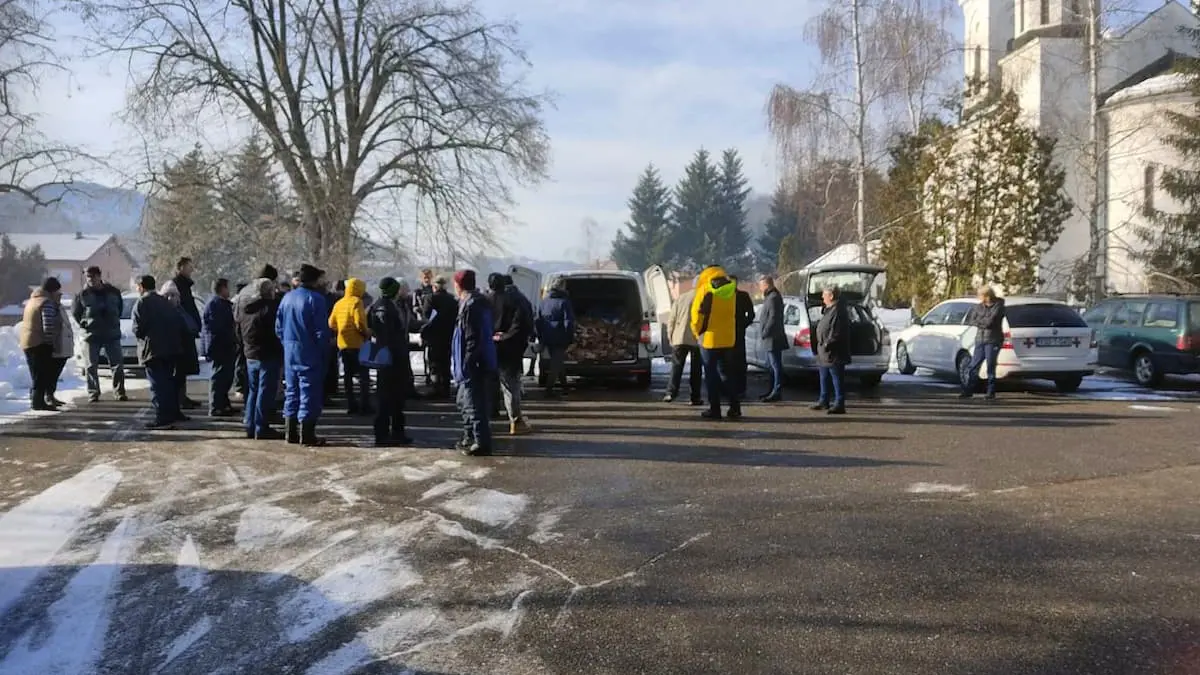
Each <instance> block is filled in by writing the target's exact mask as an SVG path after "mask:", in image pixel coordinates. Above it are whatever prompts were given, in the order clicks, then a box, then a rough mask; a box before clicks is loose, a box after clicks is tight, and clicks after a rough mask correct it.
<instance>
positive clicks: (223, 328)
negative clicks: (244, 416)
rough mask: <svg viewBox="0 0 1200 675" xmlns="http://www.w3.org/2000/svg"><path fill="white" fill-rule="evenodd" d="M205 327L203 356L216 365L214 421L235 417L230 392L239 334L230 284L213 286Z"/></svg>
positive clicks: (211, 401) (211, 394)
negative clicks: (235, 324)
mask: <svg viewBox="0 0 1200 675" xmlns="http://www.w3.org/2000/svg"><path fill="white" fill-rule="evenodd" d="M203 319H204V325H203V327H202V328H201V331H200V345H201V347H202V349H203V351H202V356H204V358H206V359H208V361H209V363H211V364H212V375H211V376H210V377H209V382H208V414H209V416H210V417H232V416H233V415H234V410H233V405H232V404H231V403H230V402H229V389H230V388H231V387H232V386H233V376H234V368H235V366H236V364H237V330H236V329H235V328H234V320H233V303H232V302H230V300H229V280H228V279H217V280H216V281H214V282H213V296H212V297H211V298H209V300H208V304H206V305H205V306H204V316H203Z"/></svg>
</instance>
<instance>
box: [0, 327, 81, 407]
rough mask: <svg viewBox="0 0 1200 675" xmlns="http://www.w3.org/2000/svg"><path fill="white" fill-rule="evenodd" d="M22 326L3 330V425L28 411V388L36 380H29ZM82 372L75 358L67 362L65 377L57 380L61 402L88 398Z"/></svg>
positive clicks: (0, 358) (0, 361)
mask: <svg viewBox="0 0 1200 675" xmlns="http://www.w3.org/2000/svg"><path fill="white" fill-rule="evenodd" d="M20 332H21V324H17V325H15V326H4V327H0V424H6V423H10V422H14V421H16V420H17V419H19V417H18V415H20V414H21V413H24V412H28V411H29V388H30V387H31V386H33V380H32V379H31V378H30V377H29V366H28V365H26V363H25V353H24V352H23V351H21V344H20V337H19V336H20ZM82 373H83V371H82V370H81V369H80V367H79V365H78V364H77V363H76V362H75V359H74V358H71V359H68V360H67V365H66V366H65V367H64V368H63V372H62V376H61V377H60V378H59V380H58V392H57V393H56V394H55V396H56V397H58V398H59V399H60V400H63V401H67V402H68V403H69V402H71V400H72V399H74V398H76V397H80V396H86V395H87V383H86V382H85V381H84V379H83V377H82Z"/></svg>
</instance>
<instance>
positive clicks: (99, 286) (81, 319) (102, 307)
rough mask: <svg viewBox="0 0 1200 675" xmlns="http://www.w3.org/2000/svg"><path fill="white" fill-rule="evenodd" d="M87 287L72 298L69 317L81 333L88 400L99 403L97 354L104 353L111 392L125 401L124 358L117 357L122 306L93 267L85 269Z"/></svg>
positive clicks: (97, 270) (119, 349)
mask: <svg viewBox="0 0 1200 675" xmlns="http://www.w3.org/2000/svg"><path fill="white" fill-rule="evenodd" d="M85 274H86V276H87V287H86V288H84V289H83V291H82V292H80V293H79V295H78V296H76V298H75V304H74V306H73V307H72V308H71V313H72V314H73V315H74V316H75V323H77V324H79V327H80V328H82V329H83V339H84V342H86V343H87V349H88V351H87V389H88V400H89V401H91V402H92V403H95V402H97V401H99V400H100V372H99V366H98V365H97V364H98V363H99V361H100V352H101V351H103V352H104V357H105V359H107V360H108V369H109V370H110V371H112V384H113V390H114V391H115V392H116V395H117V400H118V401H128V400H129V397H128V396H126V395H125V365H124V363H125V356H124V354H122V353H121V313H122V311H123V310H124V309H125V302H124V300H123V299H122V298H121V291H119V290H117V289H116V287H114V286H113V285H112V284H110V283H108V282H106V281H104V277H103V276H102V274H101V271H100V268H99V267H96V266H95V265H93V266H92V267H89V268H87V271H86V272H85Z"/></svg>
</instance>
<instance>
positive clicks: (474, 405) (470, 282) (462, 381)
mask: <svg viewBox="0 0 1200 675" xmlns="http://www.w3.org/2000/svg"><path fill="white" fill-rule="evenodd" d="M454 290H455V291H456V292H457V293H458V300H459V304H458V320H457V322H456V323H455V326H454V339H453V341H452V342H451V346H450V371H451V373H452V374H453V376H454V382H455V383H456V384H457V385H458V409H459V412H460V413H462V418H463V438H462V440H461V441H459V443H458V449H459V450H460V451H462V453H463V454H465V455H471V456H475V457H478V456H485V455H490V454H492V430H491V426H490V424H491V422H490V414H489V412H488V411H489V410H490V409H491V408H490V405H491V403H490V402H489V401H488V383H489V382H490V381H491V378H492V377H494V376H495V375H496V369H497V364H496V343H495V342H494V341H493V340H492V336H493V334H494V330H493V327H494V325H495V323H494V320H493V317H492V306H491V303H489V302H488V301H487V298H486V297H484V295H483V294H482V293H480V292H479V288H478V286H477V284H476V281H475V272H474V271H473V270H459V271H458V272H456V273H455V274H454Z"/></svg>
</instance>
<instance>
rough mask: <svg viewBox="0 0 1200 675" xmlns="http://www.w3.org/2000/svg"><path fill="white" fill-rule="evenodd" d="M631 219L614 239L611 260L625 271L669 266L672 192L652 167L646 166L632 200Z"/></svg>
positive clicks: (630, 199)
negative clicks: (667, 256)
mask: <svg viewBox="0 0 1200 675" xmlns="http://www.w3.org/2000/svg"><path fill="white" fill-rule="evenodd" d="M628 205H629V220H628V221H626V222H625V228H624V229H623V230H620V231H618V232H617V236H616V238H615V239H614V240H613V247H612V259H613V261H614V262H616V263H617V265H618V266H620V268H621V269H626V270H636V271H640V270H644V269H646V268H648V267H650V266H651V265H657V264H662V263H666V262H667V261H666V254H667V245H668V243H669V240H670V236H671V209H672V202H671V189H670V188H668V187H667V186H666V184H664V183H663V180H662V176H661V175H660V174H659V172H658V169H656V168H655V167H654V165H653V164H651V165H649V166H647V167H646V170H645V171H643V172H642V175H641V176H640V177H639V178H638V182H637V185H636V186H634V188H633V196H632V197H630V198H629V202H628Z"/></svg>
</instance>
